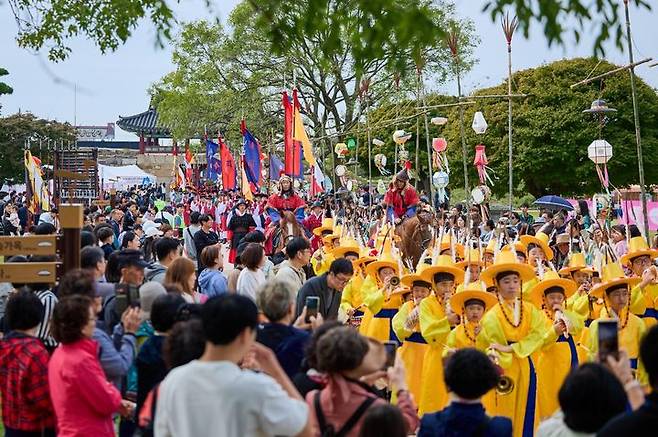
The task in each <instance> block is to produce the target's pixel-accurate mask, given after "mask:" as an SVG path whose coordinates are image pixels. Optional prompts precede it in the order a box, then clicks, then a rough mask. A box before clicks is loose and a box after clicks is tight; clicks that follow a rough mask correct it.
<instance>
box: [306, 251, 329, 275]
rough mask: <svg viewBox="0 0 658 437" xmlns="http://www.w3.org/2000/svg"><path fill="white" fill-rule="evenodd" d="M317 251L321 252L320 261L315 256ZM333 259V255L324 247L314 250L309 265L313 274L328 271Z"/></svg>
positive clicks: (321, 273)
mask: <svg viewBox="0 0 658 437" xmlns="http://www.w3.org/2000/svg"><path fill="white" fill-rule="evenodd" d="M317 252H321V253H322V254H323V256H322V259H321V260H320V261H318V260H317V259H316V258H315V255H316V254H317ZM334 259H335V258H334V256H333V255H332V254H330V253H327V251H326V250H325V248H324V247H321V248H319V249H318V250H316V251H315V253H314V254H313V257H312V258H311V267H313V271H314V272H315V275H316V276H320V275H323V274H325V273H326V272H328V271H329V266H331V263H332V262H334Z"/></svg>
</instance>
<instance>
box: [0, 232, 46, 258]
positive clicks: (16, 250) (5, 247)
mask: <svg viewBox="0 0 658 437" xmlns="http://www.w3.org/2000/svg"><path fill="white" fill-rule="evenodd" d="M56 243H57V236H56V235H26V236H23V237H0V255H55V254H56V253H57V247H56Z"/></svg>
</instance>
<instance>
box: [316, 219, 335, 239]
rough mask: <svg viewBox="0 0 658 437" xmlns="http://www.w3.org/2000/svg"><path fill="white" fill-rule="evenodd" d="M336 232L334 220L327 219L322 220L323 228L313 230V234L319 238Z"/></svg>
mask: <svg viewBox="0 0 658 437" xmlns="http://www.w3.org/2000/svg"><path fill="white" fill-rule="evenodd" d="M333 230H334V219H332V218H328V217H325V218H323V219H322V226H318V227H317V228H315V229H313V234H314V235H317V236H318V237H319V236H320V235H322V233H323V232H327V231H333Z"/></svg>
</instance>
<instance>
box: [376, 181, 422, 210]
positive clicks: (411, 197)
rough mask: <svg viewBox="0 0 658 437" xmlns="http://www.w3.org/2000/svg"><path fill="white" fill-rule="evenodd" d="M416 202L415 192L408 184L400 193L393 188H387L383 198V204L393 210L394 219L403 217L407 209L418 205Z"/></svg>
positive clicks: (416, 195)
mask: <svg viewBox="0 0 658 437" xmlns="http://www.w3.org/2000/svg"><path fill="white" fill-rule="evenodd" d="M418 200H419V199H418V194H417V193H416V190H415V189H414V187H412V186H411V185H409V184H408V183H407V185H406V186H405V187H404V188H403V189H402V191H398V189H397V188H395V186H391V187H389V189H388V191H387V192H386V195H385V196H384V204H386V206H387V207H392V208H393V213H394V214H395V218H401V217H403V216H404V215H405V214H406V213H407V210H408V209H409V208H411V207H414V206H416V205H418Z"/></svg>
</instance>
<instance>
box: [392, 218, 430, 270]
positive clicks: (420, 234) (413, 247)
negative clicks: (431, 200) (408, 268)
mask: <svg viewBox="0 0 658 437" xmlns="http://www.w3.org/2000/svg"><path fill="white" fill-rule="evenodd" d="M433 218H434V215H433V214H432V213H430V212H427V211H420V212H419V213H418V214H416V215H415V216H413V217H411V218H408V219H406V220H404V221H403V222H402V223H400V224H399V225H398V226H396V228H395V235H396V236H397V237H399V242H398V247H399V248H400V250H401V251H402V258H403V261H404V262H405V264H406V262H407V260H410V261H411V262H412V263H413V267H414V268H415V267H416V265H418V261H420V256H421V255H422V254H423V251H424V250H425V249H427V247H428V245H429V243H430V242H431V240H432V231H431V227H432V225H433V222H434V220H433Z"/></svg>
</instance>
